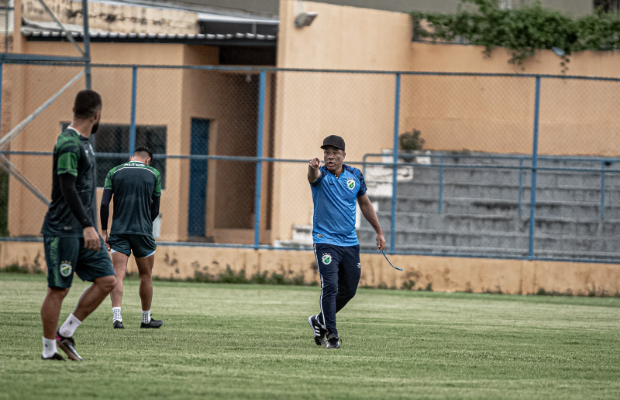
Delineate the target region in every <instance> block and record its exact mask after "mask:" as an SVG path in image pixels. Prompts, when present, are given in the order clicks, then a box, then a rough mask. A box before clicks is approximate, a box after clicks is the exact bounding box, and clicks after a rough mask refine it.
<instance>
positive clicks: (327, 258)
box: [321, 253, 332, 265]
mask: <svg viewBox="0 0 620 400" xmlns="http://www.w3.org/2000/svg"><path fill="white" fill-rule="evenodd" d="M321 261H323V264H325V265H329V264H330V263H331V262H332V256H331V254H329V253H327V254H323V257H322V258H321Z"/></svg>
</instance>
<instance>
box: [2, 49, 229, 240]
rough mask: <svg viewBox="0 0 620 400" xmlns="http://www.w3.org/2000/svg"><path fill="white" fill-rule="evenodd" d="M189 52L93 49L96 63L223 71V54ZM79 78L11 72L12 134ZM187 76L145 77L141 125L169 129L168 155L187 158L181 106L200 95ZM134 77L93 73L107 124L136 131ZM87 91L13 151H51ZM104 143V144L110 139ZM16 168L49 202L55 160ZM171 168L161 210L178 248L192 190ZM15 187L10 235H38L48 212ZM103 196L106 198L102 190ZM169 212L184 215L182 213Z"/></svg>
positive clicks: (53, 109)
mask: <svg viewBox="0 0 620 400" xmlns="http://www.w3.org/2000/svg"><path fill="white" fill-rule="evenodd" d="M185 47H187V46H183V45H159V44H157V45H139V44H118V43H114V44H112V43H94V44H93V46H92V57H93V63H110V64H167V65H184V63H186V62H187V63H190V64H191V63H194V62H199V63H200V64H217V50H216V49H213V48H208V47H202V48H201V51H200V52H198V53H200V54H199V55H198V56H197V55H196V49H186V48H185ZM24 49H25V51H27V52H29V53H35V54H58V55H61V54H62V55H74V54H73V52H75V49H74V48H73V46H72V45H71V44H68V43H37V42H25V44H24ZM186 52H187V53H188V54H187V55H186ZM80 70H81V69H80V68H76V67H70V68H67V67H42V66H41V67H40V66H24V65H10V66H5V74H4V80H5V82H6V84H5V85H4V96H5V97H4V100H5V102H4V107H3V121H6V120H9V121H10V124H9V127H13V126H15V125H16V124H17V123H18V122H19V121H21V120H22V119H23V118H25V117H26V116H27V115H28V114H30V113H31V112H32V111H34V110H35V109H36V108H37V107H39V106H40V105H41V104H42V103H43V102H44V101H45V100H47V99H48V98H49V97H50V96H51V95H52V94H54V93H55V92H57V91H58V90H59V89H60V88H61V87H62V86H63V85H64V84H65V83H66V82H68V81H69V80H70V79H71V78H72V77H73V76H75V75H76V74H77V73H78V72H79V71H80ZM188 73H189V72H188V71H184V70H157V69H140V70H139V71H138V76H137V80H138V91H137V100H136V103H137V110H136V124H137V125H165V126H166V127H167V153H168V154H188V149H189V128H188V126H186V125H183V124H184V123H185V121H184V118H185V115H184V114H182V110H183V106H184V103H183V101H182V99H184V98H188V97H191V91H192V90H195V89H194V87H192V86H191V85H190V86H187V87H184V86H183V80H184V76H185V75H187V74H188ZM131 75H132V72H131V69H130V68H121V69H119V68H93V72H92V79H93V80H92V82H93V89H94V90H97V91H98V92H100V93H101V95H102V98H103V112H102V121H103V123H108V124H124V125H128V124H129V123H130V111H131V81H132V77H131ZM84 85H85V81H84V78H81V79H80V80H78V81H77V82H76V83H75V84H74V85H73V86H72V87H70V88H69V89H68V90H67V91H66V92H65V93H64V94H63V95H62V96H61V97H60V98H59V99H58V100H56V101H55V102H54V103H52V105H51V106H50V107H49V108H48V109H46V110H45V111H44V112H43V113H42V114H41V115H40V116H39V117H38V118H36V119H35V120H34V121H33V122H32V123H31V124H30V125H29V126H28V127H27V128H26V129H25V130H24V131H23V132H22V133H21V134H20V135H19V136H18V137H17V138H16V139H15V140H14V141H13V142H12V145H11V149H12V150H28V151H51V150H52V149H53V147H54V144H55V141H56V138H57V136H58V133H59V130H60V122H61V121H71V120H72V111H71V109H72V107H73V99H74V98H75V94H76V93H77V91H78V90H81V89H82V88H84ZM220 96H226V92H225V91H221V92H220ZM7 99H8V101H7ZM188 115H189V114H188ZM5 118H6V119H5ZM188 118H189V117H188ZM3 129H5V131H6V129H8V128H7V125H5V124H3ZM97 139H98V140H105V138H104V137H98V138H97ZM11 161H12V162H13V163H15V165H16V166H17V168H18V169H19V170H20V171H21V172H22V173H23V174H24V175H25V176H26V178H28V179H29V180H30V181H31V182H32V183H33V184H34V185H35V186H36V187H37V188H38V189H39V190H41V191H42V192H43V193H44V194H45V195H46V196H48V197H50V194H51V176H50V174H51V173H50V172H49V171H51V159H50V158H49V157H37V156H28V157H25V156H13V157H11ZM185 164H187V162H185ZM166 168H167V170H166V173H167V181H166V189H165V190H164V191H163V196H162V204H161V209H162V212H163V213H164V217H163V218H162V230H161V232H162V236H161V239H162V240H177V239H179V238H183V237H185V235H186V233H187V225H186V224H187V204H186V203H187V185H186V183H187V182H186V179H185V178H184V177H186V176H187V166H185V167H184V162H182V161H179V160H168V161H167V163H166ZM41 171H45V172H44V173H41ZM10 185H11V191H10V196H9V210H10V214H9V232H10V234H11V235H13V236H24V235H37V234H38V233H39V230H40V227H41V221H42V220H43V216H44V214H45V212H46V207H45V206H44V205H43V203H41V202H40V201H38V200H37V199H36V198H35V197H34V196H33V195H32V194H31V193H29V192H28V191H27V190H26V189H25V188H23V187H22V186H21V185H20V184H19V183H18V182H16V181H15V180H14V179H13V178H11V182H10ZM183 185H185V187H184V186H183ZM99 192H100V193H99V196H100V195H101V190H100V191H99ZM166 210H178V213H175V212H166Z"/></svg>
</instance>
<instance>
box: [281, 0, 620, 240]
mask: <svg viewBox="0 0 620 400" xmlns="http://www.w3.org/2000/svg"><path fill="white" fill-rule="evenodd" d="M304 3H305V10H306V11H313V12H318V17H317V18H316V20H315V21H314V23H313V24H312V25H311V26H309V27H304V28H302V29H298V28H295V27H294V24H293V20H294V17H295V14H296V12H297V11H298V10H299V9H298V8H296V7H297V6H296V2H295V1H294V0H282V1H281V4H280V34H279V44H278V46H279V48H278V67H283V68H314V69H345V70H373V71H420V72H473V73H513V74H550V75H561V74H562V66H561V65H560V63H561V61H562V60H561V59H560V58H559V57H557V56H556V55H555V54H553V52H551V51H540V52H538V53H537V54H536V56H535V57H532V58H531V59H528V60H526V62H525V63H524V64H523V65H522V66H517V65H514V64H510V63H509V62H508V60H509V58H510V55H509V54H508V52H507V51H506V50H505V49H497V50H495V51H493V53H492V55H491V57H486V56H485V55H484V54H483V50H484V49H483V48H482V47H479V46H461V45H447V44H441V45H439V44H437V45H434V44H426V43H413V42H411V21H410V19H409V16H408V15H406V14H402V13H395V12H386V11H378V10H372V9H361V8H352V7H341V6H335V5H329V4H324V3H323V2H321V3H311V2H304ZM515 3H516V2H514V3H513V5H515V6H519V4H515ZM618 65H620V54H617V53H616V52H591V51H590V52H582V53H578V54H573V55H572V56H570V63H569V64H568V69H567V70H566V71H565V72H564V73H565V74H570V75H583V76H602V77H619V76H620V72H619V71H620V69H619V68H617V66H618ZM394 81H395V78H394V75H381V74H372V75H370V74H368V75H356V74H335V73H312V74H311V73H305V72H283V73H279V74H278V88H277V117H276V121H277V125H276V147H275V149H276V156H277V157H287V158H301V159H310V158H312V157H321V156H322V152H321V150H320V149H319V146H320V144H321V142H322V139H323V138H324V137H325V136H327V135H330V134H339V135H341V136H343V137H344V138H345V141H347V157H346V159H347V160H350V161H361V160H362V157H363V156H364V154H367V153H378V152H381V150H382V149H389V148H391V147H392V143H393V119H394ZM619 88H620V85H619V84H618V83H609V82H591V81H577V80H570V81H568V80H563V79H555V80H551V79H543V81H542V85H541V109H540V140H539V152H540V153H541V154H558V155H599V156H616V155H618V154H619V153H620V144H619V143H620V140H619V139H620V117H618V114H617V113H615V112H614V111H613V109H614V108H615V105H616V104H618V101H619V100H620V90H618V89H619ZM534 98H535V78H513V77H505V78H504V77H500V78H497V77H445V76H443V77H439V76H407V75H403V76H402V83H401V104H400V121H399V125H400V128H399V133H403V132H406V131H411V130H412V129H419V130H421V132H422V137H423V138H424V139H425V140H426V144H425V148H427V149H429V150H438V151H462V150H469V151H484V152H500V153H521V154H528V153H530V152H531V150H532V135H533V118H534ZM345 162H346V161H345ZM305 173H306V166H305V165H302V164H295V165H278V166H276V168H275V171H274V185H275V189H274V203H273V205H274V210H277V212H275V213H274V217H273V223H274V231H273V239H288V238H290V236H291V227H292V225H294V224H309V223H311V209H312V201H311V194H310V188H309V187H308V184H307V182H306V181H305Z"/></svg>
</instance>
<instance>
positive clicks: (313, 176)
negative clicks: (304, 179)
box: [308, 167, 321, 183]
mask: <svg viewBox="0 0 620 400" xmlns="http://www.w3.org/2000/svg"><path fill="white" fill-rule="evenodd" d="M319 176H321V170H319V169H318V168H312V167H308V182H310V183H313V182H315V181H316V180H317V179H319Z"/></svg>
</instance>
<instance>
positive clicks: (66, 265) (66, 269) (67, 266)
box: [60, 261, 73, 278]
mask: <svg viewBox="0 0 620 400" xmlns="http://www.w3.org/2000/svg"><path fill="white" fill-rule="evenodd" d="M72 272H73V268H72V267H71V263H70V262H69V261H63V262H62V263H61V264H60V275H62V276H64V277H65V278H66V277H68V276H69V275H71V273H72Z"/></svg>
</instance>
